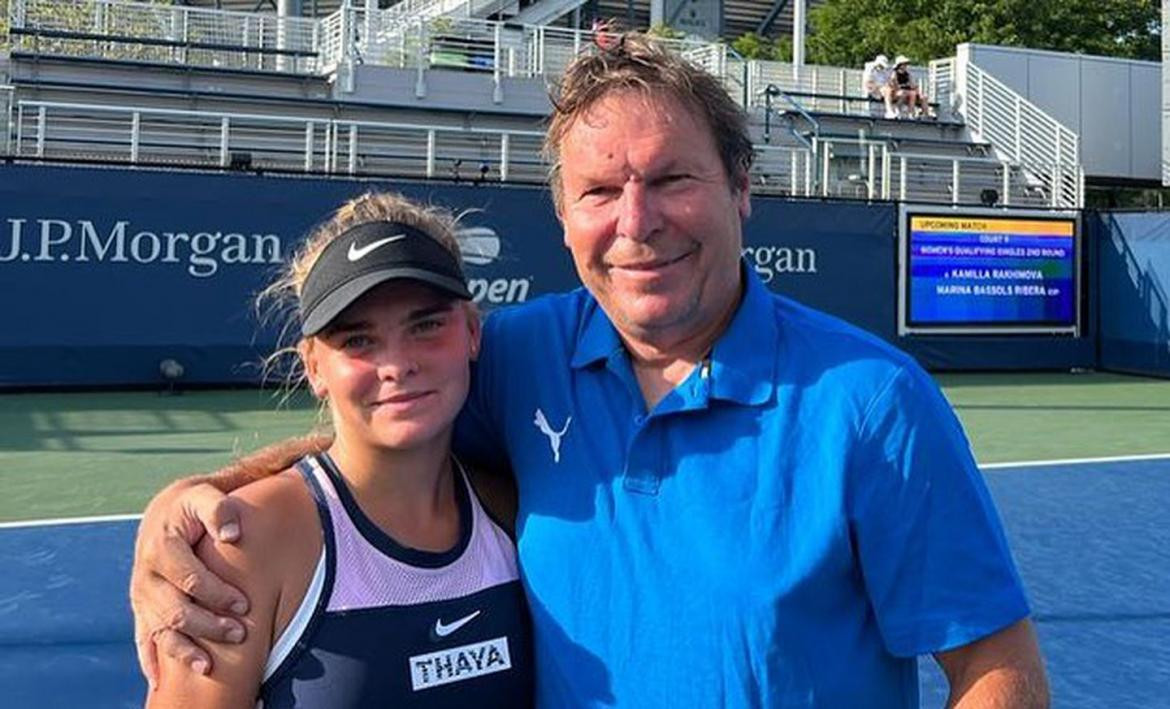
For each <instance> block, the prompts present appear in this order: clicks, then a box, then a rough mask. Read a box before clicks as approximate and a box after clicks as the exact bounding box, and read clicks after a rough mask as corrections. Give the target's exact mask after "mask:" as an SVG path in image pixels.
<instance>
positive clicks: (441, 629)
mask: <svg viewBox="0 0 1170 709" xmlns="http://www.w3.org/2000/svg"><path fill="white" fill-rule="evenodd" d="M477 615H479V611H476V612H474V613H472V614H470V615H465V616H463V617H462V618H460V619H459V620H457V621H455V622H454V623H449V624H447V625H444V624H443V619H442V618H436V619H435V635H438V636H439V637H440V638H445V637H447V636H448V635H450V634H451V633H453V632H455V631H456V630H459V629H460V628H462V627H463V626H465V625H467V624H468V623H470V622H471V621H473V620H475V617H476V616H477Z"/></svg>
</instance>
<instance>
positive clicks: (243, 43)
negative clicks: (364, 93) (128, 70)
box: [9, 0, 320, 72]
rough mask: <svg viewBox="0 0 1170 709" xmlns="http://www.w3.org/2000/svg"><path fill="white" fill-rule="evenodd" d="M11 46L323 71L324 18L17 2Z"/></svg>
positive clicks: (116, 3)
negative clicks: (321, 35)
mask: <svg viewBox="0 0 1170 709" xmlns="http://www.w3.org/2000/svg"><path fill="white" fill-rule="evenodd" d="M9 20H10V25H11V26H10V33H11V37H12V50H13V51H16V52H30V53H36V54H41V55H56V56H73V57H100V58H103V59H113V60H129V61H147V62H159V63H168V64H178V65H183V66H207V67H216V68H231V69H252V70H258V71H266V72H317V71H319V70H320V66H319V65H318V63H317V60H316V54H317V51H316V48H315V44H316V41H317V34H318V31H319V29H318V27H319V25H318V21H317V20H315V19H312V18H304V17H278V16H276V15H267V14H260V13H248V12H229V11H224V10H210V9H202V8H193V7H184V6H179V5H154V4H148V3H141V2H123V1H122V0H74V1H73V2H61V1H60V0H12V2H11V4H10V6H9Z"/></svg>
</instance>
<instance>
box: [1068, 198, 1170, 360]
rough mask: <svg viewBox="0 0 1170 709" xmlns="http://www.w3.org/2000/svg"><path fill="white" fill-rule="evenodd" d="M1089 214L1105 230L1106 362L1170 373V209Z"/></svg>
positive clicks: (1101, 258)
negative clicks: (1169, 210) (1150, 211)
mask: <svg viewBox="0 0 1170 709" xmlns="http://www.w3.org/2000/svg"><path fill="white" fill-rule="evenodd" d="M1089 219H1091V220H1092V222H1093V229H1094V230H1095V231H1097V232H1098V233H1099V234H1100V236H1099V238H1098V240H1097V258H1098V264H1099V269H1100V277H1101V283H1100V289H1099V303H1100V366H1101V367H1102V368H1104V369H1110V370H1114V371H1120V372H1131V373H1134V374H1148V375H1155V376H1162V377H1170V214H1167V213H1163V212H1154V213H1149V212H1146V213H1125V212H1114V213H1102V214H1093V215H1091V216H1090V217H1089ZM1086 221H1088V219H1087V220H1086Z"/></svg>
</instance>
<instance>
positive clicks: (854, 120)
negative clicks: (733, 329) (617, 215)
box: [8, 0, 1083, 207]
mask: <svg viewBox="0 0 1170 709" xmlns="http://www.w3.org/2000/svg"><path fill="white" fill-rule="evenodd" d="M546 1H547V0H546ZM317 9H318V10H319V11H320V10H322V9H323V8H322V6H318V8H317ZM11 14H12V18H13V22H12V28H11V53H10V68H9V72H8V73H9V77H10V79H9V85H10V89H9V91H10V93H11V103H12V107H13V110H12V113H13V117H12V121H13V124H14V126H15V130H14V136H13V141H12V146H11V149H10V152H11V153H12V154H13V156H14V157H16V158H19V159H22V160H37V161H54V160H59V161H77V160H85V161H100V160H103V159H105V160H110V161H111V162H115V163H135V162H137V163H140V164H160V163H162V164H171V165H176V166H184V165H185V166H191V167H201V168H206V167H216V166H218V167H226V166H227V165H228V163H229V162H230V159H229V156H230V155H231V154H232V153H237V154H241V153H248V154H249V155H250V157H251V161H250V165H251V166H252V167H254V168H255V169H263V170H269V171H288V170H299V171H303V172H310V173H319V172H324V173H337V174H344V175H358V174H366V175H381V176H426V177H437V176H442V175H443V174H445V171H444V168H443V166H447V165H454V164H456V163H457V161H458V162H460V163H462V162H467V161H474V162H477V163H485V162H486V163H490V165H491V170H490V172H491V175H492V178H493V179H498V180H511V181H521V182H535V181H539V180H540V179H541V170H540V167H539V165H540V157H539V154H538V147H539V141H538V140H536V139H535V136H534V135H532V133H533V132H535V131H538V130H539V121H540V120H541V119H542V118H543V117H544V115H545V114H546V113H547V109H548V107H547V102H546V101H545V100H544V87H545V85H546V82H548V81H550V80H553V79H555V77H556V75H557V74H558V72H559V70H560V68H561V67H563V66H564V65H565V64H566V63H567V62H568V60H569V59H570V58H571V57H572V56H573V55H574V54H576V53H577V52H579V51H582V49H583V48H587V47H588V46H590V44H591V42H592V35H591V34H590V33H589V32H587V31H583V30H579V29H571V28H567V27H559V26H549V25H516V24H514V23H510V22H501V21H495V20H488V19H481V18H480V17H476V16H470V17H469V16H468V15H469V14H471V15H481V16H482V15H494V16H500V15H501V5H500V4H499V3H478V4H473V5H472V6H468V4H467V3H466V2H462V1H461V0H460V1H456V0H412V1H411V3H410V4H409V5H408V4H403V3H400V4H398V5H395V6H392V7H390V8H385V9H374V10H367V9H365V8H361V9H356V8H353V7H348V6H347V7H339V8H337V9H335V10H333V11H332V12H331V13H330V14H325V15H322V16H320V17H280V16H277V15H275V14H273V13H272V12H239V11H235V10H216V9H208V8H200V7H176V6H161V5H147V4H141V3H132V2H120V1H116V0H90V1H89V2H87V3H83V4H81V5H77V4H68V3H61V2H55V1H54V0H14V2H13V10H12V13H11ZM504 14H506V13H504ZM672 43H673V46H674V47H675V49H676V50H677V51H680V52H682V53H684V54H685V55H687V56H688V57H689V58H691V59H692V60H693V61H695V62H696V63H698V64H700V65H701V66H703V67H704V68H707V69H708V70H709V71H712V72H713V73H715V74H716V75H717V76H719V77H720V78H721V79H722V80H723V81H724V83H725V84H726V85H727V87H728V90H729V92H730V93H731V94H732V95H733V96H735V97H736V98H737V99H738V100H740V101H741V103H743V104H744V105H745V108H747V109H748V111H749V115H750V117H751V121H752V125H753V129H754V133H755V135H756V139H757V145H758V150H759V156H760V157H759V163H758V166H757V169H756V174H755V175H753V180H754V184H755V185H756V189H757V191H759V192H760V193H763V194H769V193H770V194H787V195H794V196H821V197H848V198H863V199H871V200H872V199H901V200H905V199H912V200H918V201H928V202H944V203H947V202H949V203H968V204H977V203H980V202H981V201H983V200H984V196H985V195H986V194H987V193H988V190H994V191H995V192H996V194H997V199H998V201H999V202H1000V203H1002V204H1013V205H1038V206H1054V207H1077V206H1080V204H1081V203H1082V199H1083V198H1082V193H1083V187H1082V180H1083V178H1082V176H1081V172H1080V169H1079V166H1078V164H1077V161H1076V155H1077V152H1076V140H1077V138H1076V136H1075V135H1073V134H1071V133H1069V132H1068V131H1067V130H1066V129H1062V128H1061V127H1060V126H1059V125H1058V124H1056V123H1055V122H1054V121H1051V120H1049V121H1047V122H1045V117H1044V116H1043V115H1042V112H1041V111H1039V109H1036V108H1035V107H1033V106H1031V105H1030V104H1027V102H1022V103H1021V101H1020V99H1019V97H1018V96H1016V95H1013V94H1012V93H1011V92H1010V90H1006V88H1005V87H1002V86H996V85H995V84H994V79H990V77H986V76H984V75H983V74H982V73H980V72H979V69H978V68H977V67H975V66H973V65H965V66H963V67H958V66H957V64H956V62H955V61H954V60H953V59H944V60H941V61H939V62H936V63H933V64H932V65H931V66H930V67H929V68H922V69H919V70H918V73H919V74H920V75H921V76H922V78H923V83H924V85H925V87H926V90H927V92H928V95H931V96H932V97H933V98H934V99H935V100H936V103H937V105H938V107H939V111H940V114H941V115H940V118H939V120H936V121H930V122H925V121H906V120H902V121H887V120H886V119H884V118H877V117H874V116H873V112H872V108H871V106H870V103H871V101H870V100H869V99H868V98H866V97H865V96H864V94H863V92H862V91H861V79H860V74H861V72H860V70H856V69H851V68H843V67H820V66H801V67H793V66H792V65H790V64H786V63H781V62H772V61H761V60H750V61H749V60H744V59H742V58H740V57H738V56H737V55H735V53H734V51H733V50H731V49H730V48H729V47H727V46H726V45H724V44H720V43H711V42H704V41H699V40H681V41H679V40H675V41H672ZM956 72H962V76H958V75H956ZM968 75H970V77H971V78H968ZM131 76H132V77H133V78H132V79H131V80H127V79H128V77H131ZM976 82H978V90H977V93H976V92H972V96H978V98H979V101H978V102H975V101H963V100H962V99H965V98H966V97H965V96H960V95H959V94H958V93H957V91H956V89H962V88H965V87H966V86H968V85H972V86H974V85H975V83H976ZM988 87H990V89H989V88H988ZM991 89H994V90H991ZM779 97H783V99H784V101H785V102H786V103H785V104H784V105H773V104H774V103H775V104H780V103H781V102H780V100H779ZM986 97H991V98H990V99H987V100H988V101H991V99H994V101H992V102H990V103H988V105H986V106H984V103H985V98H986ZM774 98H775V99H776V100H773V99H774ZM1008 104H1010V105H1011V107H1012V111H1005V110H1003V109H1002V106H1004V105H1008ZM112 106H117V107H119V109H117V110H115V109H114V108H112ZM1021 106H1022V107H1023V110H1022V111H1021V110H1020V108H1021ZM485 108H487V109H489V110H485ZM979 111H981V112H979ZM1008 114H1011V116H1014V117H1015V120H1014V121H1012V120H1006V119H1005V120H1001V119H1003V117H1004V116H1007V115H1008ZM163 115H165V116H166V119H163V118H162V116H163ZM989 116H994V117H995V120H991V119H989ZM245 117H246V118H245ZM974 121H978V122H977V123H976V122H974ZM245 123H246V124H247V125H248V126H249V128H247V129H244V128H243V127H242V126H243V125H244V124H245ZM180 124H181V125H183V128H182V129H181V130H179V129H176V126H177V125H180ZM1013 126H1014V127H1013ZM457 127H462V129H463V131H464V133H465V135H463V136H462V137H460V138H456V137H455V136H454V133H453V132H452V129H454V128H457ZM773 127H774V128H775V129H773ZM298 131H299V132H298ZM1041 131H1048V132H1051V133H1053V134H1054V136H1055V140H1050V139H1047V137H1045V136H1041V137H1039V138H1038V139H1036V140H1034V141H1029V140H1021V139H1020V135H1021V134H1025V133H1026V134H1028V135H1031V134H1034V133H1036V134H1038V133H1039V132H1041ZM389 135H395V136H397V137H396V138H394V139H390V138H387V136H389ZM439 136H442V138H444V139H445V140H444V139H438V137H439ZM460 146H463V147H460ZM467 146H472V147H470V148H468V147H467ZM1052 146H1056V147H1055V148H1053V147H1052Z"/></svg>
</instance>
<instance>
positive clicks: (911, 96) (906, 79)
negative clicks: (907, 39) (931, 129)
mask: <svg viewBox="0 0 1170 709" xmlns="http://www.w3.org/2000/svg"><path fill="white" fill-rule="evenodd" d="M889 89H890V93H891V94H892V95H893V100H894V103H896V104H897V105H898V107H899V108H901V107H903V106H904V107H905V109H906V113H907V114H908V115H910V116H911V117H912V118H920V117H922V116H926V117H928V118H934V117H935V116H934V113H933V112H932V111H931V110H930V101H929V100H927V98H926V94H925V93H923V91H922V89H921V88H919V87H918V82H917V81H915V80H914V74H912V73H910V59H909V58H908V57H906V55H904V54H899V55H898V58H897V59H895V60H894V71H893V72H891V73H890V80H889ZM895 117H896V115H893V116H892V115H890V109H888V108H887V109H886V118H895Z"/></svg>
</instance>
